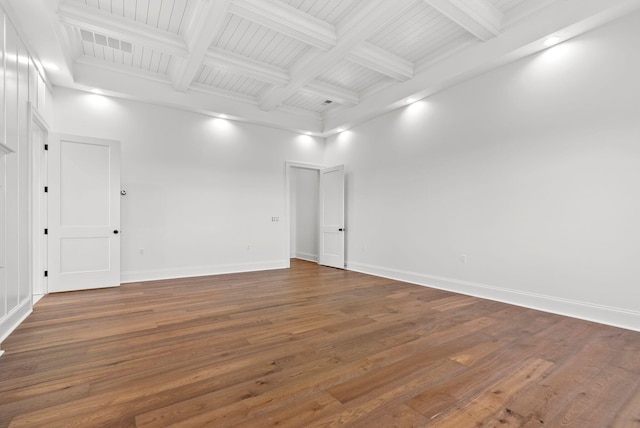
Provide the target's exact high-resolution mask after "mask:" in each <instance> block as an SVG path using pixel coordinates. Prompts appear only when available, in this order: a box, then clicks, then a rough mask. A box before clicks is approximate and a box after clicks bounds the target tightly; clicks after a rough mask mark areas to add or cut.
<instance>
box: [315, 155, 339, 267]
mask: <svg viewBox="0 0 640 428" xmlns="http://www.w3.org/2000/svg"><path fill="white" fill-rule="evenodd" d="M318 263H319V264H321V265H325V266H331V267H336V268H340V269H344V165H338V166H334V167H331V168H325V169H322V170H320V251H319V255H318Z"/></svg>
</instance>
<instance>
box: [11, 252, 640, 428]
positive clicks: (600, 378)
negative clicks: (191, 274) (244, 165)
mask: <svg viewBox="0 0 640 428" xmlns="http://www.w3.org/2000/svg"><path fill="white" fill-rule="evenodd" d="M3 349H5V351H6V353H5V355H3V356H2V358H0V426H11V427H21V426H34V427H56V426H78V427H94V426H122V427H136V426H140V427H142V426H151V427H164V426H169V425H172V426H188V427H190V426H212V427H224V426H230V427H235V426H246V427H262V426H279V427H283V426H296V427H297V426H303V427H320V426H321V427H325V426H327V427H329V426H349V427H392V426H396V427H425V426H429V427H432V426H433V427H440V426H441V427H456V428H458V427H473V426H487V427H492V426H505V427H508V426H525V427H543V426H544V427H560V426H562V427H564V426H573V427H580V428H585V427H607V426H611V427H638V426H640V357H639V356H640V333H637V332H632V331H628V330H623V329H618V328H614V327H609V326H604V325H600V324H595V323H591V322H586V321H581V320H576V319H572V318H566V317H562V316H559V315H553V314H548V313H544V312H539V311H534V310H530V309H524V308H520V307H516V306H511V305H507V304H503V303H498V302H493V301H489V300H483V299H478V298H474V297H469V296H463V295H458V294H453V293H449V292H445V291H440V290H435V289H430V288H426V287H421V286H417V285H411V284H406V283H402V282H398V281H393V280H389V279H384V278H379V277H374V276H369V275H364V274H359V273H355V272H349V271H342V270H338V269H332V268H327V267H322V266H318V265H316V264H314V263H309V262H303V261H297V260H292V265H291V269H283V270H275V271H267V272H253V273H242V274H231V275H219V276H209V277H199V278H187V279H178V280H164V281H153V282H145V283H134V284H125V285H123V286H121V287H119V288H114V289H104V290H91V291H80V292H72V293H62V294H53V295H47V296H45V297H44V298H43V299H42V300H41V301H40V302H39V303H38V304H37V306H36V307H35V310H34V312H33V314H32V315H31V316H29V318H28V319H27V320H26V321H25V322H24V323H23V324H22V325H21V326H20V327H19V328H18V329H17V330H16V331H15V332H14V333H13V334H12V335H11V336H10V337H9V338H8V339H6V341H5V342H4V343H3Z"/></svg>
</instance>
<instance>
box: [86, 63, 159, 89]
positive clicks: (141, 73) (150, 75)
mask: <svg viewBox="0 0 640 428" xmlns="http://www.w3.org/2000/svg"><path fill="white" fill-rule="evenodd" d="M77 65H85V66H90V67H95V68H101V69H103V70H109V71H111V72H114V73H119V74H126V75H128V76H131V77H135V78H138V79H145V80H148V81H150V82H159V83H164V84H167V85H169V84H171V79H169V77H167V76H166V75H164V74H160V73H154V72H152V71H146V70H141V69H139V68H135V67H130V66H127V65H124V64H117V63H115V62H110V61H105V60H102V59H98V58H95V57H91V56H81V57H80V58H78V59H77V60H76V61H75V63H74V66H77Z"/></svg>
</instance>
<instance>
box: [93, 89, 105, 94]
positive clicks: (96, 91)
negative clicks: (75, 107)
mask: <svg viewBox="0 0 640 428" xmlns="http://www.w3.org/2000/svg"><path fill="white" fill-rule="evenodd" d="M91 92H93V93H94V94H97V95H102V94H104V92H102V90H100V89H98V88H95V89H92V90H91Z"/></svg>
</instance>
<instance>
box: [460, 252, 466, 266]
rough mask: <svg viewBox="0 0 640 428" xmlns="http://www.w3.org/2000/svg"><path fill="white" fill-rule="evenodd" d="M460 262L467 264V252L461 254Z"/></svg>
mask: <svg viewBox="0 0 640 428" xmlns="http://www.w3.org/2000/svg"><path fill="white" fill-rule="evenodd" d="M460 263H462V264H463V265H466V264H467V255H466V254H461V255H460Z"/></svg>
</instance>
